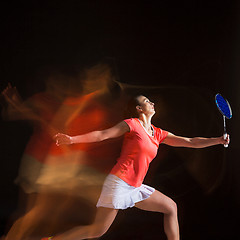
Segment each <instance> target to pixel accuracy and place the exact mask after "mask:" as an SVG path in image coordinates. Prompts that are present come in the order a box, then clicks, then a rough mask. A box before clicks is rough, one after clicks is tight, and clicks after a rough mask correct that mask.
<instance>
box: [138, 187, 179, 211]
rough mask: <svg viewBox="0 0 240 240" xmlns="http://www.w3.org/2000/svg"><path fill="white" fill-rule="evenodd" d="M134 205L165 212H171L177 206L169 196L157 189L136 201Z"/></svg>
mask: <svg viewBox="0 0 240 240" xmlns="http://www.w3.org/2000/svg"><path fill="white" fill-rule="evenodd" d="M135 207H137V208H139V209H142V210H146V211H153V212H162V213H166V214H168V213H171V212H172V211H173V210H175V209H176V208H177V206H176V203H175V202H174V201H173V200H172V199H171V198H169V197H168V196H166V195H164V194H163V193H161V192H159V191H157V190H155V191H154V192H153V193H152V194H151V196H150V197H149V198H147V199H145V200H143V201H141V202H138V203H136V204H135Z"/></svg>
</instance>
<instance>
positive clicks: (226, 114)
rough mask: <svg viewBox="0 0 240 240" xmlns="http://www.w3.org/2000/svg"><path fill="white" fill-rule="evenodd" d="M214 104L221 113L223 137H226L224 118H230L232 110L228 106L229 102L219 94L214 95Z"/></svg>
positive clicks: (225, 145) (226, 145)
mask: <svg viewBox="0 0 240 240" xmlns="http://www.w3.org/2000/svg"><path fill="white" fill-rule="evenodd" d="M215 101H216V105H217V107H218V110H219V111H220V113H221V114H222V115H223V137H224V139H227V135H228V134H227V127H226V118H227V119H230V118H232V110H231V107H230V104H229V102H228V101H227V100H226V99H224V98H223V97H222V96H221V94H219V93H218V94H216V96H215ZM224 147H228V144H224Z"/></svg>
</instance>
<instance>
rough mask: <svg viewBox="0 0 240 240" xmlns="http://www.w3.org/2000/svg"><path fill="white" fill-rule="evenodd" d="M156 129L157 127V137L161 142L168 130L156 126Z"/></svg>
mask: <svg viewBox="0 0 240 240" xmlns="http://www.w3.org/2000/svg"><path fill="white" fill-rule="evenodd" d="M156 129H157V134H156V138H157V140H158V142H159V144H160V143H161V142H162V141H164V139H165V138H166V137H167V135H168V131H165V130H162V129H161V128H156Z"/></svg>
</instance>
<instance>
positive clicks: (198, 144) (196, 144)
mask: <svg viewBox="0 0 240 240" xmlns="http://www.w3.org/2000/svg"><path fill="white" fill-rule="evenodd" d="M189 142H190V147H192V148H205V147H210V146H214V145H218V144H224V141H223V138H222V137H212V138H203V137H194V138H190V141H189Z"/></svg>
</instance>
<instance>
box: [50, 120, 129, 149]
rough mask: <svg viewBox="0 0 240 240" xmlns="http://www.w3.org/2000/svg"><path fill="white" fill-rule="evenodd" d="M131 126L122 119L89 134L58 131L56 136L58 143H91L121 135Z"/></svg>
mask: <svg viewBox="0 0 240 240" xmlns="http://www.w3.org/2000/svg"><path fill="white" fill-rule="evenodd" d="M129 131H130V128H129V126H128V125H127V123H126V122H124V121H122V122H120V123H118V124H117V125H115V126H114V127H111V128H108V129H105V130H102V131H93V132H90V133H87V134H83V135H78V136H72V137H71V136H69V135H66V134H63V133H58V134H56V135H55V136H54V139H55V141H56V144H57V145H58V146H59V145H63V144H74V143H91V142H100V141H103V140H106V139H109V138H116V137H120V136H122V135H123V134H125V133H126V132H129Z"/></svg>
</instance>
